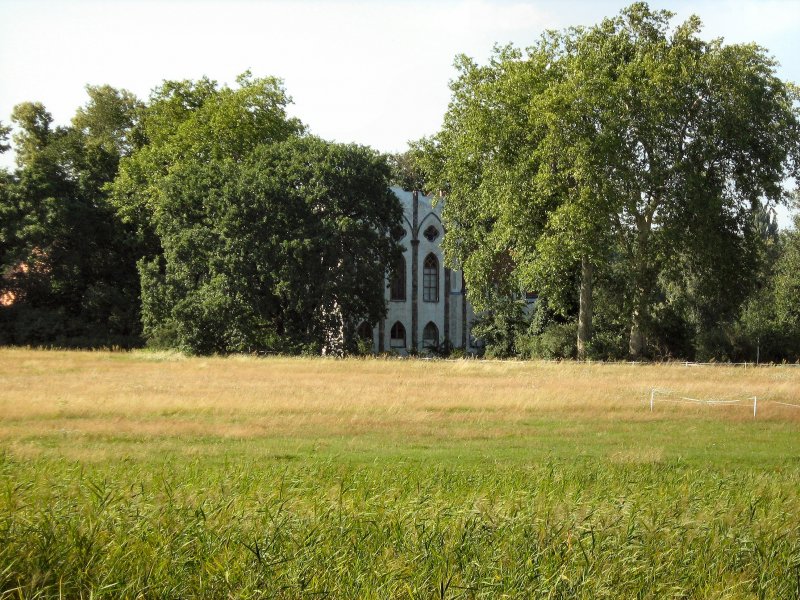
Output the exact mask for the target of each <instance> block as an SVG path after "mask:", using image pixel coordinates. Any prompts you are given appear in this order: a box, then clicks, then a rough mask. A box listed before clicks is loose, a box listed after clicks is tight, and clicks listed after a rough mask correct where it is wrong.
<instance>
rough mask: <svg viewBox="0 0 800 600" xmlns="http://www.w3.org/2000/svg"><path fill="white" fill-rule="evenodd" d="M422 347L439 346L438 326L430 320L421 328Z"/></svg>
mask: <svg viewBox="0 0 800 600" xmlns="http://www.w3.org/2000/svg"><path fill="white" fill-rule="evenodd" d="M422 347H423V348H425V349H426V350H428V349H436V348H438V347H439V328H438V327H436V324H435V323H434V322H433V321H431V322H430V323H428V324H427V325H425V329H423V330H422Z"/></svg>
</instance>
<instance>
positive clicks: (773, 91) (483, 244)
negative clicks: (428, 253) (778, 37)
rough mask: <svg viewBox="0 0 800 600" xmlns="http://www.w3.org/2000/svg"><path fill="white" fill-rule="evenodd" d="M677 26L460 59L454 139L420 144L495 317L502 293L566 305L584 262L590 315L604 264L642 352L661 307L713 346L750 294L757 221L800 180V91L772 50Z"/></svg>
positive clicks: (447, 126) (642, 21)
mask: <svg viewBox="0 0 800 600" xmlns="http://www.w3.org/2000/svg"><path fill="white" fill-rule="evenodd" d="M671 17H672V14H671V13H668V12H666V11H651V10H650V9H649V7H648V6H647V5H646V4H644V3H637V4H633V5H631V6H630V7H629V8H627V9H625V10H623V11H622V13H621V14H620V16H618V17H616V18H613V19H606V20H604V21H603V22H602V23H601V24H600V25H597V26H595V27H591V28H588V29H583V28H573V29H569V30H566V31H564V32H560V33H559V32H548V33H547V34H545V35H544V36H543V37H542V38H541V39H540V40H539V41H538V43H536V44H534V45H533V46H531V47H530V48H528V49H527V50H526V51H525V52H524V53H523V52H522V51H520V50H517V49H515V48H512V47H506V48H501V49H498V50H496V51H495V53H494V55H493V56H492V57H491V59H490V61H489V63H488V64H487V65H485V66H480V65H478V64H477V63H475V62H474V61H472V60H470V59H468V58H466V57H463V56H462V57H459V58H458V59H457V62H456V67H457V68H458V71H459V75H458V77H457V78H456V79H455V80H454V81H453V82H452V84H451V89H452V93H453V96H452V100H451V103H450V107H449V109H448V112H447V114H446V116H445V120H444V124H443V127H442V130H441V131H440V132H439V133H438V134H437V135H436V136H435V137H433V138H431V139H428V140H423V141H421V142H419V143H418V144H417V145H416V151H417V152H418V153H419V154H420V155H421V157H422V158H421V160H422V163H423V166H424V169H425V172H426V176H427V178H428V181H427V184H428V186H429V187H431V188H433V189H439V190H442V191H444V192H445V193H446V194H447V203H446V204H445V208H444V219H445V221H446V223H447V225H448V230H447V235H446V236H445V241H444V243H445V247H446V250H447V252H448V256H449V259H450V260H451V261H453V262H458V263H459V264H460V265H463V268H464V271H465V279H466V281H467V286H468V288H469V289H470V292H471V298H472V300H473V301H474V302H475V304H476V306H477V307H478V308H479V309H481V310H488V309H491V307H492V304H491V302H492V298H494V297H496V296H497V295H496V294H495V291H494V290H495V289H496V288H497V287H498V286H500V287H502V288H504V289H505V290H508V291H509V292H510V293H512V294H513V293H514V291H515V289H516V290H520V289H535V290H539V291H540V292H542V293H544V294H545V295H547V296H548V297H549V298H550V299H551V301H552V303H553V306H554V307H557V306H558V303H557V300H558V298H561V297H565V296H568V295H569V294H566V293H565V286H568V285H571V283H572V281H573V280H572V279H571V278H570V277H568V276H567V274H568V273H570V272H572V271H574V270H575V269H576V268H577V265H578V264H580V265H581V276H580V279H579V281H580V286H581V298H582V301H581V314H582V318H583V317H586V318H587V319H588V323H591V317H592V314H591V307H592V303H591V297H592V291H593V290H592V283H593V272H597V271H599V272H597V273H596V275H597V277H599V278H600V279H602V278H603V277H604V273H603V272H602V271H603V270H604V269H606V268H607V266H608V265H609V264H611V263H614V262H619V263H621V265H622V266H623V268H622V269H621V270H618V271H620V272H621V273H622V274H623V275H624V277H625V285H624V290H625V294H624V298H623V299H622V304H621V305H623V306H626V307H627V309H628V311H629V312H628V315H627V327H628V330H629V334H628V351H629V352H630V354H631V355H632V356H634V357H640V356H642V355H644V354H645V353H646V352H647V351H648V348H647V339H648V337H650V336H651V335H652V333H653V332H654V329H655V328H654V323H653V309H654V306H655V305H656V304H657V303H658V302H665V303H666V304H667V305H668V304H670V303H671V302H673V301H675V300H677V297H680V302H682V303H683V309H684V311H688V312H687V313H685V314H684V316H686V317H687V318H690V319H691V320H693V322H694V324H695V327H696V328H697V329H698V330H699V331H700V332H701V333H700V334H698V335H700V337H701V338H702V335H704V334H703V333H702V332H706V331H710V330H713V329H718V328H719V326H720V322H721V321H724V320H725V319H730V318H732V316H733V315H735V313H736V312H737V310H738V307H739V306H740V304H741V303H742V302H743V301H744V300H745V299H746V297H747V295H748V293H749V292H750V290H751V289H752V288H751V285H752V282H753V280H754V276H753V275H754V272H755V265H756V262H757V261H756V260H755V255H756V254H757V249H756V246H757V244H758V242H757V237H758V236H757V235H756V234H755V232H754V218H753V216H754V214H755V213H756V212H757V211H758V209H759V208H760V207H761V206H763V205H764V204H765V203H774V202H783V201H785V199H786V198H785V191H784V189H783V188H782V181H783V179H784V177H785V176H787V175H789V176H796V175H797V172H798V157H800V137H799V136H800V126H798V123H799V122H800V119H798V110H799V109H798V104H797V102H798V94H797V90H796V89H795V88H794V87H792V86H791V85H789V84H786V83H784V82H782V81H781V80H779V79H778V78H777V76H776V75H775V63H774V61H773V60H772V59H771V58H770V57H769V56H768V55H767V53H766V51H765V50H764V49H762V48H759V47H757V46H754V45H728V46H725V45H723V44H722V42H721V41H720V40H714V41H711V42H704V41H702V40H701V39H700V38H699V37H698V34H699V31H700V22H699V20H698V19H697V18H696V17H692V18H690V19H689V20H687V21H686V22H685V23H683V24H681V25H678V26H677V27H670V24H669V23H670V19H671ZM500 295H501V296H502V294H500ZM583 299H586V300H587V302H584V300H583ZM720 301H724V302H725V305H720ZM563 308H566V307H563ZM564 312H566V310H565V311H564ZM672 312H676V311H672ZM590 329H591V328H589V330H590ZM698 339H699V338H698ZM692 343H693V344H694V341H693V342H692ZM698 343H700V345H703V343H702V340H700V341H699V342H698Z"/></svg>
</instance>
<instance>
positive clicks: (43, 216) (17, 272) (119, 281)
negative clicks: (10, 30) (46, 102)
mask: <svg viewBox="0 0 800 600" xmlns="http://www.w3.org/2000/svg"><path fill="white" fill-rule="evenodd" d="M104 89H105V90H106V91H107V93H108V95H109V96H115V95H116V96H117V97H118V98H121V97H123V96H124V97H125V98H127V99H128V100H130V99H131V98H132V96H131V95H130V94H128V93H127V92H116V91H114V90H112V89H111V88H104ZM88 91H89V95H90V99H89V102H88V103H87V105H86V106H85V107H84V108H82V109H80V110H79V112H78V115H77V116H76V121H77V122H80V121H81V118H82V122H83V124H82V125H80V126H76V125H73V126H71V127H54V126H53V122H52V117H51V115H50V114H49V113H48V112H47V110H46V109H45V107H44V106H43V105H42V104H41V103H33V102H28V103H23V104H20V105H18V106H17V107H15V109H14V111H13V114H12V120H13V121H14V123H15V124H16V125H17V133H16V134H15V136H14V145H15V150H16V157H17V165H18V166H17V169H16V171H15V172H14V174H13V175H7V176H6V177H5V181H4V182H3V189H2V191H0V215H1V216H2V219H0V221H2V226H0V267H1V268H2V279H1V280H0V293H2V294H3V295H4V298H5V299H6V302H5V303H4V304H5V306H3V307H2V308H1V309H0V321H1V322H2V323H0V337H2V340H3V342H4V343H25V344H56V345H80V346H92V345H132V344H136V343H138V340H139V336H138V333H139V331H140V325H139V317H138V312H139V311H138V289H139V288H138V278H137V277H136V270H135V254H136V253H135V252H133V251H132V248H131V244H130V243H129V236H128V234H127V232H126V231H125V230H124V228H123V227H122V226H121V223H120V222H119V221H118V220H117V219H116V213H115V211H114V209H113V207H112V206H111V205H110V204H109V203H108V201H107V196H106V191H105V186H107V185H108V184H109V183H110V182H111V180H112V179H113V178H114V176H115V175H116V166H117V163H118V162H119V158H120V151H121V150H120V148H118V147H115V146H113V145H111V146H104V145H103V142H102V141H101V140H100V138H101V137H104V135H107V134H110V132H112V131H115V132H117V135H124V132H126V131H129V130H131V128H132V126H133V112H134V110H133V108H132V107H131V106H130V102H125V103H123V102H120V103H118V106H117V107H116V108H117V109H118V110H116V113H115V116H109V117H107V118H105V119H104V121H105V124H104V130H105V134H102V135H101V134H100V133H99V132H98V129H97V127H94V126H93V123H95V122H97V119H93V117H92V115H95V114H97V112H98V111H100V105H101V103H100V102H99V101H98V98H97V97H96V96H95V95H94V94H93V88H89V89H88ZM113 104H114V103H113V102H111V101H110V100H109V101H107V102H105V108H103V110H107V109H109V108H111V105H113Z"/></svg>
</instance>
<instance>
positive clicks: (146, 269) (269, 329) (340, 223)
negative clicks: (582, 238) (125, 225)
mask: <svg viewBox="0 0 800 600" xmlns="http://www.w3.org/2000/svg"><path fill="white" fill-rule="evenodd" d="M388 182H389V168H388V165H386V162H385V160H384V159H383V158H381V157H379V156H378V155H377V154H375V153H374V152H372V151H370V150H368V149H366V148H363V147H358V146H348V145H340V144H332V143H327V142H324V141H322V140H319V139H317V138H312V137H303V138H290V139H288V140H286V141H284V142H276V143H273V144H270V145H264V146H260V147H257V148H256V149H255V150H254V152H253V153H252V155H251V156H250V157H247V158H243V159H241V160H240V161H237V162H234V161H231V160H224V161H220V160H214V161H208V162H205V161H204V162H192V161H188V160H184V161H182V163H181V164H179V165H174V166H173V167H172V168H171V172H170V173H169V175H167V176H166V177H164V178H163V179H162V180H161V181H160V183H159V187H158V194H157V197H158V199H159V202H160V204H159V206H158V210H157V211H154V213H153V215H152V217H151V219H152V220H151V223H152V226H153V228H154V231H155V233H156V235H157V236H158V240H159V243H160V245H161V247H162V248H163V256H162V257H157V258H154V259H152V260H149V261H147V260H144V261H142V262H141V263H140V270H141V276H142V289H143V290H145V291H143V311H142V312H143V320H144V325H145V335H146V336H147V337H149V338H151V339H153V340H154V341H156V340H157V341H158V342H159V343H161V344H165V343H166V344H168V345H174V346H176V347H179V348H181V349H183V350H185V351H189V352H193V353H203V354H207V353H212V352H253V351H266V350H270V351H283V352H300V351H304V350H309V351H317V352H318V351H319V350H320V349H322V348H325V347H329V348H331V349H334V348H333V347H334V346H336V344H337V343H338V344H339V346H338V347H337V348H336V350H337V351H339V352H341V351H343V350H345V349H348V350H351V349H352V350H354V349H355V348H354V344H355V336H354V332H352V331H350V329H352V326H353V323H358V322H360V321H361V320H367V321H368V322H370V323H374V322H377V320H378V319H379V318H381V317H382V316H383V311H384V310H385V308H384V300H383V282H384V278H385V265H387V264H391V261H392V259H393V257H394V253H395V252H396V251H397V248H396V245H395V244H394V242H393V241H392V239H391V236H390V235H389V231H390V230H391V228H392V227H393V226H394V225H395V224H396V223H397V221H398V220H399V218H400V214H399V211H400V208H399V203H398V201H397V199H396V197H395V196H394V195H393V194H392V193H391V192H390V191H389V188H388ZM332 331H334V332H335V331H342V332H343V335H345V339H344V340H339V341H338V342H337V341H336V340H332V339H330V338H329V336H330V334H331V332H332ZM168 332H171V333H168ZM342 344H346V348H345V347H343V346H342Z"/></svg>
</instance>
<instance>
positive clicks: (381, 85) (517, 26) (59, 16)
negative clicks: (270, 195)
mask: <svg viewBox="0 0 800 600" xmlns="http://www.w3.org/2000/svg"><path fill="white" fill-rule="evenodd" d="M627 4H628V2H613V1H595V2H589V1H561V2H552V1H536V0H529V1H526V2H521V1H515V0H506V1H489V0H447V1H444V2H436V1H427V2H424V1H417V0H410V1H403V2H389V1H382V2H381V1H376V2H366V1H354V0H349V1H338V0H332V1H321V0H316V1H312V0H299V1H295V2H292V1H288V0H284V1H263V2H256V1H252V0H251V1H245V0H230V1H217V0H199V1H188V0H164V1H156V0H137V1H135V2H134V1H128V0H116V1H115V0H69V1H67V0H64V1H60V2H57V1H53V0H0V120H2V121H4V122H6V123H7V122H8V118H9V115H10V113H11V109H12V107H13V106H14V105H15V104H17V103H19V102H22V101H25V100H38V101H41V102H43V103H44V104H45V106H46V107H47V108H48V110H50V112H51V113H52V114H53V116H54V118H55V121H56V123H68V122H69V119H70V118H71V117H72V115H73V114H74V111H75V109H76V108H77V107H78V106H80V105H82V104H84V103H85V102H86V95H85V92H84V89H83V88H84V85H86V84H87V83H91V84H103V83H109V84H111V85H113V86H116V87H123V88H127V89H129V90H131V91H133V92H134V93H136V94H137V95H139V96H140V97H143V98H146V97H147V95H148V94H149V91H150V90H151V89H152V88H153V87H154V86H156V85H157V84H158V83H160V82H161V81H162V80H163V79H185V78H190V79H195V78H198V77H200V76H202V75H208V76H210V77H212V78H214V79H217V80H218V81H220V82H227V83H233V81H234V78H235V77H236V75H237V74H238V73H241V72H242V71H244V70H246V69H250V70H252V72H253V74H254V75H257V76H258V75H275V76H278V77H281V78H283V79H284V81H285V84H286V89H287V91H288V92H289V94H290V95H291V96H292V97H293V99H294V106H293V108H292V109H291V110H292V113H293V114H295V115H296V116H298V117H300V118H301V119H302V120H303V121H304V122H305V123H306V124H307V125H309V127H310V129H311V131H312V132H313V133H315V134H318V135H320V136H322V137H325V138H327V139H332V140H336V141H341V142H357V143H361V144H367V145H370V146H373V147H374V148H376V149H378V150H382V151H398V150H403V149H404V148H405V143H406V142H407V141H408V140H410V139H416V138H419V137H421V136H423V135H430V134H432V133H434V132H435V131H436V130H437V129H438V127H439V125H440V123H441V119H442V115H443V114H444V111H445V109H446V107H447V102H448V100H449V90H448V87H447V82H448V80H449V79H450V78H452V76H453V74H454V71H453V68H452V63H453V58H454V56H455V55H456V54H457V53H465V54H468V55H470V56H473V57H474V58H476V59H478V60H479V61H482V60H485V59H486V58H487V57H488V56H489V54H490V52H491V48H492V45H493V44H495V43H499V44H505V43H508V42H511V43H514V44H516V45H518V46H525V45H527V44H529V43H531V42H532V41H534V40H535V39H536V38H537V37H538V36H539V34H540V33H541V32H542V31H543V30H544V29H552V28H556V29H560V28H563V27H567V26H570V25H591V24H593V23H596V22H598V21H599V20H601V19H602V18H603V17H604V16H611V15H614V14H616V13H617V12H618V11H619V10H620V9H621V8H622V7H624V6H626V5H627ZM650 5H651V7H653V8H666V9H669V10H672V11H673V12H675V13H677V16H676V19H677V20H679V21H682V20H685V19H686V18H687V17H688V16H689V15H690V14H697V15H699V16H700V18H701V19H702V20H703V23H704V25H705V29H704V32H705V33H704V37H707V38H712V37H724V38H725V40H726V41H728V42H732V43H733V42H756V43H758V44H760V45H762V46H764V47H766V48H767V49H768V50H769V51H770V52H771V54H772V55H773V56H775V58H776V59H777V60H778V61H779V62H780V63H781V67H780V69H779V72H780V75H781V76H782V77H783V78H784V79H789V80H793V81H795V82H800V0H771V1H770V0H764V1H745V0H730V1H722V0H707V1H694V2H689V1H674V2H666V1H665V2H651V3H650ZM0 161H2V163H0V164H6V165H8V164H10V161H11V157H10V156H9V155H8V154H7V155H5V156H2V157H0Z"/></svg>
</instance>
